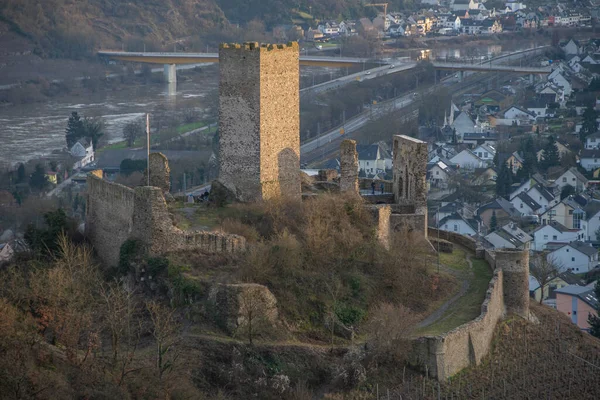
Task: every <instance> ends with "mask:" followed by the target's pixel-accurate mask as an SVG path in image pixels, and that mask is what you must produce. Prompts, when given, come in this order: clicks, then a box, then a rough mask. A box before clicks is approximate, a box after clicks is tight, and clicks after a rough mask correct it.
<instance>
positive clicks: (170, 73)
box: [165, 64, 177, 83]
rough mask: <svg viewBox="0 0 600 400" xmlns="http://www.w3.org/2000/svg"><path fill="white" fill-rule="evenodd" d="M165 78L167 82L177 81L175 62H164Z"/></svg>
mask: <svg viewBox="0 0 600 400" xmlns="http://www.w3.org/2000/svg"><path fill="white" fill-rule="evenodd" d="M165 80H166V81H167V83H177V65H176V64H165Z"/></svg>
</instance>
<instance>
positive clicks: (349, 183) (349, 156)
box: [340, 139, 359, 195]
mask: <svg viewBox="0 0 600 400" xmlns="http://www.w3.org/2000/svg"><path fill="white" fill-rule="evenodd" d="M340 191H341V192H350V193H352V194H357V195H358V194H359V191H358V152H357V151H356V141H355V140H350V139H346V140H344V141H343V142H342V144H341V145H340Z"/></svg>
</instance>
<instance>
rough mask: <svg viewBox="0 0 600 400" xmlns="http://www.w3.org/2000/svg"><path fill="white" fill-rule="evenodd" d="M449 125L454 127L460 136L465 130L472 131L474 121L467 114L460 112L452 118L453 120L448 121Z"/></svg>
mask: <svg viewBox="0 0 600 400" xmlns="http://www.w3.org/2000/svg"><path fill="white" fill-rule="evenodd" d="M450 127H452V128H454V129H456V134H457V135H459V136H460V137H461V138H462V137H463V135H464V134H465V133H466V132H473V129H474V127H475V122H474V121H473V120H472V119H471V117H469V114H467V113H466V112H461V113H460V114H458V116H457V117H456V118H454V121H452V123H450Z"/></svg>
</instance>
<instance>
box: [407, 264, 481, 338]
mask: <svg viewBox="0 0 600 400" xmlns="http://www.w3.org/2000/svg"><path fill="white" fill-rule="evenodd" d="M465 254H466V257H467V263H468V264H469V272H467V273H466V274H465V273H461V272H460V271H455V270H453V269H450V268H448V267H446V266H441V269H443V270H444V271H445V272H448V273H449V274H451V275H452V276H454V277H455V278H456V279H459V280H460V281H461V286H460V290H459V291H458V293H456V294H455V295H454V296H452V297H451V298H450V299H448V300H447V301H446V302H444V304H442V305H441V306H440V307H439V308H438V309H437V310H435V311H434V312H433V313H432V314H431V315H429V316H428V317H427V318H425V319H424V320H423V321H421V322H419V324H418V325H417V329H421V328H425V327H427V326H429V325H431V324H433V323H434V322H437V321H438V320H439V319H440V318H441V317H442V316H443V315H444V313H445V312H446V310H448V308H450V306H451V305H452V304H454V303H455V302H456V301H457V300H458V299H460V298H461V297H462V296H464V295H465V294H466V293H467V290H469V286H470V283H469V280H470V278H472V275H473V263H472V262H471V254H470V253H468V252H465Z"/></svg>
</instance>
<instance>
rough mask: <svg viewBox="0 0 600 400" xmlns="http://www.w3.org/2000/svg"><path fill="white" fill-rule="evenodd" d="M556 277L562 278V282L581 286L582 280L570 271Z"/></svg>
mask: <svg viewBox="0 0 600 400" xmlns="http://www.w3.org/2000/svg"><path fill="white" fill-rule="evenodd" d="M558 277H559V278H560V279H562V280H563V282H565V283H567V284H569V285H578V286H583V280H581V278H579V277H578V276H577V275H575V274H574V273H573V272H571V271H565V272H563V273H562V274H560V275H558Z"/></svg>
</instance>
